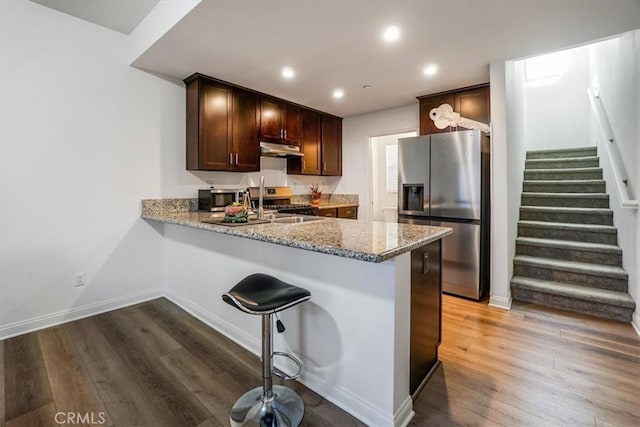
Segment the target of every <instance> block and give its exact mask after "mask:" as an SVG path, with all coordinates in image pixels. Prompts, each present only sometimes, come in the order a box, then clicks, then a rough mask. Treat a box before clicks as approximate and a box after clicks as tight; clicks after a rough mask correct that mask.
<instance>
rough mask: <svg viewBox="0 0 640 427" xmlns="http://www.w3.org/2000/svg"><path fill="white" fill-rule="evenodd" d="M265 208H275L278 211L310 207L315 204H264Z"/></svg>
mask: <svg viewBox="0 0 640 427" xmlns="http://www.w3.org/2000/svg"><path fill="white" fill-rule="evenodd" d="M264 207H265V208H269V209H275V210H277V211H278V212H280V211H282V210H291V209H310V208H312V207H313V206H312V205H310V204H306V203H292V204H282V205H264Z"/></svg>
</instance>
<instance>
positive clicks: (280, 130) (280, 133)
mask: <svg viewBox="0 0 640 427" xmlns="http://www.w3.org/2000/svg"><path fill="white" fill-rule="evenodd" d="M280 139H282V129H280Z"/></svg>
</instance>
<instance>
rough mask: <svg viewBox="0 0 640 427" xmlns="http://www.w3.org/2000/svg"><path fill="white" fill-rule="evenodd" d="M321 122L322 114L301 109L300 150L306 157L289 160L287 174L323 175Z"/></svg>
mask: <svg viewBox="0 0 640 427" xmlns="http://www.w3.org/2000/svg"><path fill="white" fill-rule="evenodd" d="M321 120H322V116H321V115H320V113H316V112H315V111H311V110H307V109H305V108H303V109H301V111H300V149H301V151H302V153H303V154H304V157H302V158H289V159H287V173H290V174H296V175H321V174H322V170H321V169H322V166H321V161H320V156H321V153H320V142H321V140H320V137H321Z"/></svg>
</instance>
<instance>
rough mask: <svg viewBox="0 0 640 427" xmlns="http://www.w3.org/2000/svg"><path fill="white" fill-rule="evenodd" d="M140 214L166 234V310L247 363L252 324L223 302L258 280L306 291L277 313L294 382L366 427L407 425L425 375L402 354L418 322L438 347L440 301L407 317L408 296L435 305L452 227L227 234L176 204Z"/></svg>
mask: <svg viewBox="0 0 640 427" xmlns="http://www.w3.org/2000/svg"><path fill="white" fill-rule="evenodd" d="M142 211H143V212H142V217H143V218H145V219H146V220H148V221H151V224H152V225H153V226H154V227H155V228H156V230H157V231H158V232H159V233H161V234H162V235H163V236H164V239H163V251H164V260H165V261H164V265H163V266H162V267H161V268H163V269H164V272H165V277H166V280H167V283H166V284H165V286H166V288H167V294H168V295H169V296H170V298H171V299H172V300H173V301H174V302H176V303H177V304H179V305H181V306H182V307H183V308H185V309H186V310H188V311H189V312H191V313H192V314H193V315H195V316H197V317H199V318H200V319H201V320H203V321H205V322H206V323H208V324H209V325H211V326H212V327H214V328H215V329H217V330H218V331H220V332H221V333H223V334H225V335H227V336H228V337H230V338H231V339H233V340H234V341H236V342H238V343H240V344H241V345H243V346H244V347H246V348H247V349H249V350H250V351H252V352H253V353H255V354H257V353H258V350H259V348H260V321H259V319H258V318H256V317H254V316H245V315H243V314H242V313H240V312H238V311H237V310H234V309H233V308H231V307H230V306H228V305H227V304H225V303H224V302H223V301H222V299H221V295H222V294H223V293H224V292H226V291H227V290H228V289H229V288H231V287H232V286H233V285H234V284H235V283H237V282H238V281H239V280H241V279H242V278H243V277H245V276H247V275H248V274H251V273H256V272H261V273H266V274H271V275H274V276H276V277H278V278H280V279H281V280H284V281H286V282H289V283H291V284H295V285H297V286H301V287H304V288H306V289H308V290H309V291H310V292H311V295H312V298H311V300H310V301H308V302H306V303H304V304H301V305H299V306H296V307H294V308H292V309H290V310H287V311H284V312H282V313H281V320H282V321H283V322H284V323H285V325H286V326H287V330H286V332H285V333H283V334H277V335H276V336H275V339H274V348H275V349H277V350H281V351H287V352H291V353H294V354H295V355H297V356H298V357H299V358H300V359H301V360H302V362H303V367H304V368H303V372H302V375H301V376H300V379H299V381H300V382H302V383H304V384H305V385H307V386H308V387H309V388H311V389H312V390H314V391H316V392H317V393H318V394H320V395H322V396H323V397H325V398H326V399H328V400H330V401H331V402H333V403H335V404H336V405H338V406H340V407H341V408H343V409H345V410H346V411H347V412H349V413H351V414H352V415H354V416H355V417H357V418H359V419H360V420H362V421H363V422H365V423H367V424H368V425H375V426H402V425H406V424H407V423H408V421H409V420H410V419H411V417H412V415H413V411H412V399H411V393H413V392H414V391H415V390H416V388H417V385H419V383H420V382H421V381H422V379H423V378H424V375H425V374H426V372H424V366H423V367H421V366H419V365H420V363H418V362H416V360H414V359H416V358H418V359H419V358H420V356H421V354H420V353H421V351H418V352H417V353H416V354H414V349H413V348H410V347H412V345H410V343H412V341H413V340H414V339H415V337H414V334H418V335H420V334H423V336H419V337H418V339H422V338H424V332H425V331H423V330H420V329H421V328H412V327H411V325H412V324H413V325H415V324H416V323H415V321H416V319H414V317H416V316H417V315H418V314H419V315H420V317H424V319H431V320H433V322H431V323H428V322H427V323H426V325H427V328H428V326H429V325H431V329H432V330H431V331H428V333H427V334H426V335H431V336H434V334H435V335H437V339H438V340H439V326H440V325H439V320H440V311H439V305H438V304H435V305H433V304H432V302H433V301H430V300H429V299H425V300H420V301H419V302H420V303H421V304H422V306H421V310H419V311H415V310H414V309H415V307H412V304H413V303H415V302H416V301H412V299H413V297H414V296H418V297H419V298H421V296H424V295H425V289H423V288H425V287H427V286H430V287H434V290H435V294H434V293H433V292H432V295H437V296H438V297H439V287H440V239H442V238H443V237H445V236H447V235H448V234H450V233H451V229H449V228H443V227H430V226H417V225H409V224H397V223H383V222H366V221H354V220H349V219H334V218H324V219H317V220H315V221H309V222H305V223H298V224H278V223H267V224H259V225H246V226H239V227H225V226H221V225H214V224H208V223H203V222H202V220H203V219H206V218H207V217H210V215H211V214H209V213H203V212H194V211H189V210H188V209H184V207H182V208H181V207H180V201H143V209H142ZM203 231H209V233H204V232H203ZM430 309H432V310H430ZM424 319H423V320H422V321H421V320H418V322H419V323H417V324H422V325H425V322H424ZM414 329H418V330H414ZM433 329H435V330H433ZM423 363H425V362H424V361H423ZM284 368H285V369H286V367H284ZM421 368H422V371H421Z"/></svg>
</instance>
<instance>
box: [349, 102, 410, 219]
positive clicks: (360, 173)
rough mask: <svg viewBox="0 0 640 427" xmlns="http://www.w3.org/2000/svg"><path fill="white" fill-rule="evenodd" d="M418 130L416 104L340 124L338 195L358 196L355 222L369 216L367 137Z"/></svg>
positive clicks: (369, 159) (369, 189)
mask: <svg viewBox="0 0 640 427" xmlns="http://www.w3.org/2000/svg"><path fill="white" fill-rule="evenodd" d="M418 130H419V108H418V104H417V103H415V104H411V105H407V106H405V107H398V108H391V109H388V110H382V111H376V112H373V113H368V114H361V115H358V116H351V117H346V118H345V119H344V121H343V123H342V164H343V167H342V181H341V182H340V184H339V186H338V189H339V192H341V193H348V194H359V195H360V208H359V210H358V219H362V220H365V221H369V220H370V219H371V217H372V215H371V198H372V197H371V153H370V149H369V138H370V137H372V136H381V135H389V134H393V133H403V132H410V131H418Z"/></svg>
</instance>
